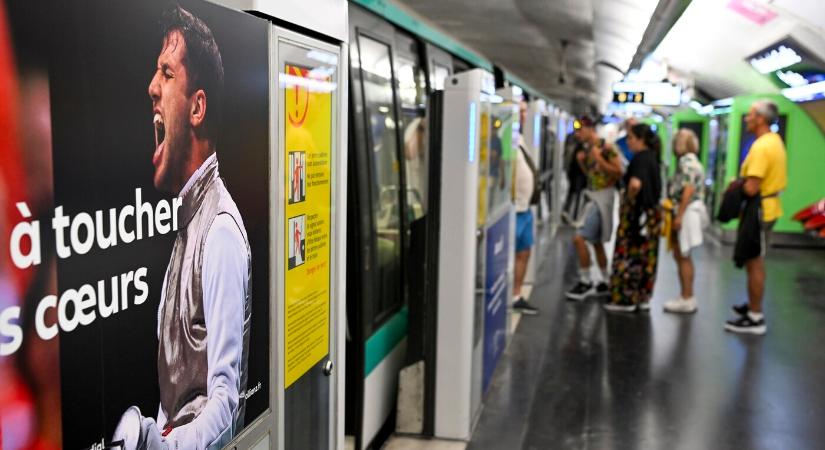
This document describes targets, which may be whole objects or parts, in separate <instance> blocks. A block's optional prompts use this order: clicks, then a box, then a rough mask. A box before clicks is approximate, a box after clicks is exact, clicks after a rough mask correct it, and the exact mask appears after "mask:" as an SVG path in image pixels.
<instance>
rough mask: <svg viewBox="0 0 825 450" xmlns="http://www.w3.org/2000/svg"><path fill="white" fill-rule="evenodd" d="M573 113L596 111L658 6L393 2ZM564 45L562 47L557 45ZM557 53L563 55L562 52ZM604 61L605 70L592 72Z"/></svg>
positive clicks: (566, 0)
mask: <svg viewBox="0 0 825 450" xmlns="http://www.w3.org/2000/svg"><path fill="white" fill-rule="evenodd" d="M400 2H401V3H402V4H403V5H405V6H406V7H407V8H409V9H411V10H412V11H414V12H415V13H417V14H419V15H421V16H422V17H424V18H425V19H426V20H428V21H430V22H432V23H434V24H435V25H436V26H438V27H439V28H441V29H443V30H444V31H446V32H447V33H448V34H450V35H452V36H454V37H455V38H457V39H458V40H460V41H462V42H463V43H465V44H466V45H468V46H469V47H471V48H473V49H475V50H477V51H479V52H480V53H482V54H483V55H484V56H485V57H487V58H488V59H490V60H491V61H493V63H494V64H496V65H498V66H500V67H502V68H504V69H505V70H507V71H509V72H512V73H513V74H515V75H516V76H518V77H519V78H522V79H523V80H525V81H526V82H527V83H529V84H530V85H532V86H533V87H534V88H536V89H538V90H540V91H541V92H543V93H544V94H546V95H547V96H548V97H550V98H551V99H552V100H553V101H555V102H557V103H559V104H561V105H563V106H566V107H567V108H572V109H578V110H581V109H583V108H584V107H585V106H586V105H593V106H596V107H598V108H603V107H604V106H605V105H606V102H607V101H609V98H610V96H611V92H610V85H611V83H612V82H613V81H617V80H618V79H621V77H622V73H621V72H619V71H616V70H615V69H611V68H608V65H611V66H615V67H617V68H618V69H620V70H621V71H622V72H624V71H626V70H627V69H628V66H629V65H630V61H631V59H632V58H633V55H634V54H635V52H636V48H637V47H638V45H639V41H640V40H641V38H642V35H643V34H644V31H645V29H646V27H647V24H648V22H649V20H650V17H651V15H652V14H653V10H654V9H655V8H656V5H657V3H658V2H657V0H462V1H458V0H400ZM564 42H566V44H564ZM563 48H565V49H564V50H563ZM599 61H604V62H606V63H608V64H607V65H605V64H599V65H598V66H597V64H596V63H597V62H599Z"/></svg>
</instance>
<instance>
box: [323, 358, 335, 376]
mask: <svg viewBox="0 0 825 450" xmlns="http://www.w3.org/2000/svg"><path fill="white" fill-rule="evenodd" d="M332 369H333V364H332V361H330V360H326V362H325V363H324V375H326V376H330V375H332Z"/></svg>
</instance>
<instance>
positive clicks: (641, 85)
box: [613, 81, 682, 106]
mask: <svg viewBox="0 0 825 450" xmlns="http://www.w3.org/2000/svg"><path fill="white" fill-rule="evenodd" d="M613 102H615V103H642V104H645V105H650V106H679V105H680V104H681V102H682V88H681V86H678V85H676V84H673V83H668V82H666V81H663V82H634V81H620V82H618V83H613Z"/></svg>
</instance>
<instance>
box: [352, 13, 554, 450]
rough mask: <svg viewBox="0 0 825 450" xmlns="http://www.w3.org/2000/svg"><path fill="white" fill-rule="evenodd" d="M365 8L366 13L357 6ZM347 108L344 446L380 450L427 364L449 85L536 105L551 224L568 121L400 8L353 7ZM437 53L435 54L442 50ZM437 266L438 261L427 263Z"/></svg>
mask: <svg viewBox="0 0 825 450" xmlns="http://www.w3.org/2000/svg"><path fill="white" fill-rule="evenodd" d="M356 3H357V4H356ZM349 27H350V28H349V32H350V58H349V60H350V68H349V76H350V82H349V86H350V96H349V98H350V105H349V113H350V116H349V127H350V132H349V145H348V147H349V157H348V161H349V173H350V178H349V180H350V183H349V187H348V217H347V221H348V224H347V228H348V230H349V233H348V241H347V286H348V290H347V345H346V355H347V362H346V368H347V369H346V435H347V436H348V439H349V440H350V443H351V445H353V446H354V448H358V449H363V448H377V447H380V444H381V443H382V442H383V441H384V440H385V439H386V437H387V436H389V434H390V433H392V432H393V431H394V427H393V425H394V417H395V412H396V398H397V389H398V378H399V373H400V371H401V370H402V368H404V367H405V366H407V365H409V364H411V363H414V362H415V361H417V360H420V359H421V357H422V352H424V351H425V350H424V347H425V346H426V344H425V341H427V340H428V339H432V337H431V336H428V335H427V332H426V331H425V330H423V329H422V328H421V327H422V318H421V317H416V314H417V312H416V311H418V310H420V308H412V309H411V308H409V305H410V303H412V302H424V301H427V300H426V299H427V298H428V296H431V295H432V294H431V292H432V283H433V281H432V277H431V276H428V270H431V268H428V267H426V266H427V264H426V262H425V261H426V259H427V258H426V256H427V253H428V252H433V251H434V249H433V248H432V246H433V244H432V242H428V240H427V238H426V236H427V231H426V230H427V228H428V226H430V225H428V218H429V217H430V216H431V214H430V206H431V205H430V203H431V202H430V200H429V199H430V198H431V196H432V194H433V193H432V192H430V191H431V190H434V189H436V190H437V189H438V188H439V182H438V180H434V179H431V168H430V165H431V163H432V161H431V160H430V156H431V152H430V143H431V140H432V136H430V133H429V132H428V131H429V130H428V108H429V106H430V102H431V98H432V94H433V93H434V92H435V91H438V90H441V89H443V88H444V85H445V82H447V80H448V79H449V77H450V76H451V75H452V74H455V73H459V72H463V71H466V70H469V69H471V68H482V69H485V70H487V71H491V72H493V71H495V72H498V75H499V78H500V79H501V80H500V81H504V80H507V82H508V83H510V84H512V85H514V86H518V87H519V88H520V89H521V90H522V91H523V92H524V93H526V94H527V95H529V96H530V97H531V98H532V100H533V101H532V102H531V104H530V106H529V108H528V114H529V115H530V120H528V121H527V122H529V123H528V124H527V125H526V126H525V128H531V130H524V131H525V132H527V131H529V132H530V136H531V137H532V139H531V140H532V142H531V145H530V147H531V148H532V149H533V151H534V152H535V153H536V155H535V156H536V157H537V158H538V159H537V161H538V163H539V164H538V165H539V168H540V172H541V177H540V178H541V179H542V181H543V186H544V198H545V200H544V201H543V202H542V205H543V211H541V212H540V214H541V215H542V216H543V217H545V218H547V219H550V218H551V216H552V214H551V211H553V206H554V205H556V206H557V204H558V203H559V202H558V201H557V200H555V201H554V200H553V197H554V195H557V192H558V189H559V187H558V186H557V185H556V184H557V183H559V182H560V178H561V177H560V176H558V175H556V176H554V170H559V169H560V163H558V162H556V163H555V164H554V158H556V157H558V156H560V152H559V151H558V150H559V149H560V148H561V141H560V140H559V139H557V136H558V135H559V134H561V135H562V136H563V135H564V134H566V133H558V132H556V131H555V130H556V129H557V127H559V126H563V127H565V128H564V129H566V124H565V123H564V120H565V117H566V115H563V114H562V112H561V111H560V110H558V109H557V108H555V109H554V108H552V107H548V105H549V101H548V100H547V99H544V98H542V97H541V96H540V95H538V94H537V91H535V90H533V89H531V88H530V87H529V86H527V85H525V84H524V83H521V82H519V81H518V80H516V79H514V77H512V76H511V75H509V74H505V73H504V72H503V71H500V70H499V69H498V68H495V67H494V66H493V65H492V64H491V63H490V62H488V61H487V60H485V59H484V58H482V57H479V56H478V55H476V54H475V53H474V52H472V51H470V50H468V49H466V48H464V47H462V46H461V45H460V44H458V43H456V42H455V41H454V40H452V39H450V38H449V37H447V36H444V35H443V34H441V33H439V32H438V31H436V30H434V29H431V28H429V27H428V26H427V25H425V24H423V23H420V22H418V21H417V20H416V19H415V18H413V17H412V16H410V15H409V14H407V13H406V12H404V11H402V10H400V9H397V7H395V6H393V5H391V4H383V3H381V4H377V3H376V2H369V1H358V2H355V3H350V5H349ZM436 43H437V44H436ZM430 255H432V253H430Z"/></svg>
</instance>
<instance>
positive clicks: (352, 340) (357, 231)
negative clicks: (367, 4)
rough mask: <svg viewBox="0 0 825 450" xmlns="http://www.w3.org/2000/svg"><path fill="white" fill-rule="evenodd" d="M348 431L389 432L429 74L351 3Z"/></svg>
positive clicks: (421, 205)
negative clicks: (351, 175)
mask: <svg viewBox="0 0 825 450" xmlns="http://www.w3.org/2000/svg"><path fill="white" fill-rule="evenodd" d="M350 39H351V47H350V57H351V61H352V64H351V67H350V79H351V93H352V94H351V104H350V108H351V109H350V111H351V123H350V154H351V160H350V161H351V164H350V170H351V173H352V174H353V175H354V176H353V177H351V178H350V179H351V183H350V190H349V199H350V203H349V211H348V216H349V224H350V227H351V228H350V233H349V234H348V240H349V254H348V267H349V271H348V282H349V286H350V288H349V290H348V302H347V308H348V311H347V317H348V324H349V326H348V330H349V339H348V342H347V383H346V385H347V392H346V395H347V400H346V402H347V418H346V422H347V423H346V429H347V434H348V435H349V436H352V438H353V439H354V440H355V447H356V448H359V449H360V448H367V447H368V446H370V444H371V443H372V442H373V441H375V440H376V439H378V440H379V441H380V440H382V439H383V438H384V437H386V435H388V434H389V433H390V432H391V431H392V428H391V424H392V423H393V421H392V420H391V419H392V416H393V414H394V412H395V399H396V391H397V383H398V372H399V371H400V370H401V368H402V366H403V365H404V363H405V360H406V349H407V328H408V310H407V306H406V305H407V299H408V298H409V297H410V284H409V279H410V278H411V274H410V273H409V272H408V271H409V269H410V268H411V267H412V266H411V265H410V264H409V263H408V261H409V258H410V255H411V254H412V251H413V249H412V248H411V246H410V242H411V239H412V238H413V236H411V234H412V233H413V230H414V229H416V228H417V227H418V226H419V223H421V222H422V221H423V220H424V217H425V215H426V211H427V183H426V179H427V173H428V151H427V146H426V144H427V140H426V120H425V117H424V116H425V109H426V101H427V82H426V80H427V76H426V74H427V72H426V68H425V65H424V64H423V63H422V61H423V59H422V57H421V55H422V50H421V48H420V43H419V42H418V41H416V40H415V39H414V38H412V37H411V36H409V35H407V34H404V33H402V32H400V31H399V30H397V29H395V28H394V27H393V26H392V25H391V24H389V23H388V22H385V21H384V20H383V19H381V18H379V17H377V16H374V15H372V14H371V13H367V12H366V11H364V10H362V9H360V8H359V7H355V6H352V7H351V8H350Z"/></svg>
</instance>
